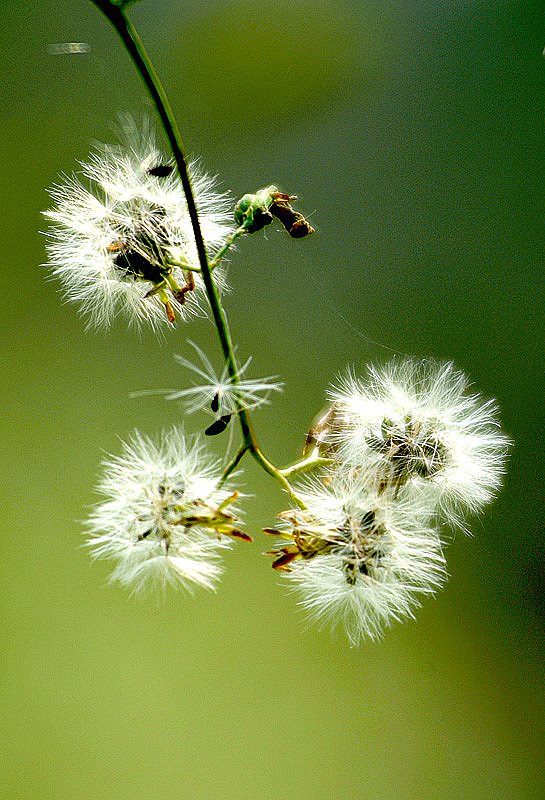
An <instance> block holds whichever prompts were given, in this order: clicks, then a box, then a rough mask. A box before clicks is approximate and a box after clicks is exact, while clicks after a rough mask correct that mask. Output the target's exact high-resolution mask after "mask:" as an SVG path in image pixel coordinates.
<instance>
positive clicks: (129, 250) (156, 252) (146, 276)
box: [106, 165, 195, 323]
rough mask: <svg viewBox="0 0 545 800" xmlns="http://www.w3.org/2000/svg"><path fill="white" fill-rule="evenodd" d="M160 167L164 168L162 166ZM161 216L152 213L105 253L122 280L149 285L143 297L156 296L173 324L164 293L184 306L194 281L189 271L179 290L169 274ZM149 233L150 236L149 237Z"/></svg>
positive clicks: (172, 276) (174, 318)
mask: <svg viewBox="0 0 545 800" xmlns="http://www.w3.org/2000/svg"><path fill="white" fill-rule="evenodd" d="M160 166H161V168H163V165H160ZM165 166H167V165H165ZM164 213H165V212H164V209H162V208H160V207H158V208H157V209H155V210H154V211H153V212H152V215H151V219H150V220H148V221H147V223H146V224H145V225H144V224H143V225H142V226H140V228H138V227H137V229H136V231H134V232H132V233H131V241H130V243H129V242H126V241H123V239H120V240H119V241H114V242H111V243H110V244H109V245H107V247H106V252H107V253H108V254H109V255H111V256H112V260H113V264H114V266H115V268H116V269H117V270H118V271H119V272H120V273H121V274H122V276H123V277H125V278H128V279H132V280H135V281H137V280H139V281H147V282H148V283H151V284H152V287H151V289H150V290H149V292H147V294H146V295H145V297H153V296H154V295H157V296H158V298H159V299H160V300H161V302H162V303H163V305H164V307H165V312H166V315H167V319H168V321H169V322H170V323H174V322H175V321H176V315H175V313H174V309H173V307H172V304H171V302H170V299H169V295H168V293H167V291H169V292H170V294H171V295H172V297H173V298H174V299H175V300H176V301H177V302H178V303H180V305H183V303H184V302H185V296H186V294H187V293H188V292H192V291H193V290H194V289H195V279H194V277H193V273H192V272H191V271H187V272H185V271H184V273H183V275H184V278H185V281H186V283H185V285H184V286H180V285H179V283H178V282H177V281H176V279H175V277H174V275H173V274H172V272H173V267H172V265H171V264H169V263H168V260H167V259H166V257H165V251H164V248H163V247H162V246H161V238H164V242H165V245H166V244H167V238H166V233H165V234H164V236H163V237H162V236H161V234H162V229H163V230H164V225H163V222H162V217H163V216H164ZM150 230H152V231H153V233H150Z"/></svg>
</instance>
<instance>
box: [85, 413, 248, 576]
mask: <svg viewBox="0 0 545 800" xmlns="http://www.w3.org/2000/svg"><path fill="white" fill-rule="evenodd" d="M220 474H221V473H220V472H219V469H218V465H217V463H215V462H214V461H211V460H210V459H209V458H207V456H206V454H205V453H204V451H203V448H202V446H201V445H200V443H198V442H197V441H196V440H193V441H191V440H188V439H186V438H185V437H184V435H183V433H182V432H181V431H179V430H178V429H175V428H173V429H171V430H169V431H165V432H164V433H163V434H162V437H161V439H160V440H159V442H155V441H153V440H152V439H150V438H149V437H147V436H144V435H143V434H140V433H138V432H136V433H135V434H134V435H133V436H132V438H131V439H130V440H129V441H128V442H127V443H125V444H124V445H123V450H122V453H121V455H119V456H113V457H111V458H108V459H107V460H106V461H105V462H104V474H103V477H102V479H101V481H100V483H99V485H98V487H97V489H98V492H99V493H100V494H101V495H102V497H103V500H102V501H100V502H99V503H97V504H96V506H95V507H94V509H93V511H92V513H91V514H90V516H89V518H88V520H87V529H88V532H89V538H88V541H87V545H88V546H89V547H90V549H91V551H92V553H93V556H94V557H95V558H106V559H109V560H113V561H114V562H115V568H114V571H113V574H112V576H111V577H112V580H114V581H118V582H120V583H122V584H124V585H130V586H132V587H133V589H134V590H139V589H142V588H144V586H146V585H148V584H149V585H162V586H166V585H169V584H172V585H181V586H183V587H184V588H186V589H191V585H192V584H197V585H200V586H203V587H204V588H207V589H212V588H214V585H215V583H216V582H217V580H218V578H219V577H220V575H221V566H220V565H219V564H218V560H219V557H220V555H221V551H222V550H224V549H225V548H226V547H229V544H230V539H229V537H230V536H233V535H235V534H236V533H237V528H236V527H235V526H236V525H238V521H237V520H236V518H235V516H234V513H232V509H233V506H232V502H231V499H232V498H233V499H234V497H235V496H234V495H233V494H232V492H231V491H230V490H229V488H226V487H222V488H221V489H218V481H219V478H220ZM227 506H229V511H227Z"/></svg>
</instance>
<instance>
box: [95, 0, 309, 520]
mask: <svg viewBox="0 0 545 800" xmlns="http://www.w3.org/2000/svg"><path fill="white" fill-rule="evenodd" d="M91 2H92V3H94V4H95V5H96V6H97V8H98V9H99V10H100V11H101V12H102V13H103V14H104V15H105V16H106V17H107V19H108V20H109V21H110V22H111V24H112V25H113V27H114V28H115V30H116V32H117V34H118V35H119V37H120V39H121V41H122V42H123V45H124V46H125V48H126V50H127V52H128V53H129V55H130V57H131V59H132V61H133V63H134V65H135V67H136V69H137V71H138V73H139V74H140V76H141V78H142V80H143V81H144V83H145V85H146V87H147V89H148V91H149V93H150V95H151V97H152V100H153V102H154V104H155V107H156V109H157V113H158V114H159V117H160V119H161V122H162V125H163V128H164V130H165V134H166V136H167V138H168V141H169V144H170V148H171V150H172V154H173V156H174V160H175V162H176V166H177V168H178V172H179V175H180V179H181V181H182V186H183V190H184V194H185V198H186V202H187V209H188V212H189V217H190V219H191V225H192V227H193V235H194V237H195V245H196V248H197V253H198V257H199V265H200V272H201V275H202V279H203V283H204V285H205V289H206V293H207V296H208V301H209V303H210V308H211V310H212V316H213V318H214V322H215V325H216V328H217V331H218V336H219V338H220V342H221V348H222V351H223V356H224V359H225V363H226V366H227V371H228V373H229V377H230V378H231V381H232V382H233V383H234V384H235V385H236V384H238V383H240V373H239V368H238V364H237V361H236V358H235V353H234V348H233V342H232V339H231V333H230V330H229V324H228V322H227V317H226V314H225V311H224V310H223V306H222V305H221V301H220V297H219V293H218V290H217V287H216V284H215V283H214V280H213V278H212V269H213V267H214V266H216V264H217V263H218V258H221V256H222V255H224V253H225V252H227V250H228V249H229V247H230V246H231V245H232V244H233V242H234V240H235V239H236V238H238V236H240V235H241V234H242V232H243V231H240V229H237V230H236V231H235V232H234V234H232V236H231V237H230V239H229V240H228V242H227V243H226V246H225V247H224V248H223V249H222V250H220V251H219V253H218V255H217V256H216V258H215V259H214V262H212V264H210V262H209V260H208V255H207V253H206V246H205V244H204V239H203V235H202V231H201V226H200V223H199V216H198V212H197V206H196V203H195V197H194V194H193V188H192V186H191V180H190V177H189V170H188V166H187V157H186V154H185V148H184V144H183V140H182V137H181V134H180V131H179V130H178V125H177V123H176V119H175V117H174V114H173V111H172V108H171V106H170V103H169V101H168V98H167V96H166V93H165V90H164V89H163V86H162V84H161V81H160V80H159V76H158V75H157V73H156V72H155V68H154V66H153V64H152V63H151V61H150V59H149V57H148V54H147V52H146V50H145V48H144V45H143V44H142V41H141V39H140V36H139V35H138V33H137V31H136V29H135V28H134V26H133V25H132V23H131V22H130V20H129V19H128V17H127V15H126V13H125V10H124V6H126V5H127V2H125V3H121V4H118V3H115V2H113V0H91ZM237 416H238V419H239V422H240V427H241V432H242V440H243V448H241V450H242V449H243V450H244V452H242V453H241V451H239V453H240V458H242V455H244V453H245V452H246V451H247V450H248V451H250V452H251V453H252V455H253V457H254V458H255V460H256V461H257V462H258V463H259V464H260V465H261V466H262V467H263V469H264V470H265V471H266V472H268V474H269V475H271V476H272V477H274V478H275V479H276V480H277V481H278V482H279V483H280V484H281V485H282V486H283V488H284V489H285V490H286V492H287V493H288V494H289V495H290V497H291V498H292V499H294V500H296V497H295V495H294V493H293V490H292V488H291V486H290V484H289V481H288V480H287V478H285V477H284V476H283V475H282V474H281V472H280V470H278V469H277V468H276V467H275V466H274V465H273V464H271V463H270V462H269V461H268V460H267V459H266V458H265V456H264V455H263V454H262V453H261V450H260V449H259V447H258V444H257V440H256V438H255V434H254V431H253V427H252V422H251V418H250V415H249V413H248V411H247V410H246V409H245V408H244V407H243V406H242V405H239V407H238V408H237ZM235 458H236V457H235ZM240 458H239V459H238V460H240ZM237 463H238V461H237ZM235 466H236V464H235ZM233 469H234V467H233ZM296 502H298V504H299V505H300V501H297V500H296Z"/></svg>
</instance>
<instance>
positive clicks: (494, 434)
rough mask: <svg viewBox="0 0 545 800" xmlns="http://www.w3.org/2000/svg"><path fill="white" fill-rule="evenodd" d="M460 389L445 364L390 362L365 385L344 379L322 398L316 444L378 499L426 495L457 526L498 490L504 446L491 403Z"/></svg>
mask: <svg viewBox="0 0 545 800" xmlns="http://www.w3.org/2000/svg"><path fill="white" fill-rule="evenodd" d="M467 387H468V380H467V378H466V376H465V375H464V374H463V373H462V372H459V371H458V370H456V369H455V368H454V366H453V365H452V364H450V363H446V364H439V363H436V362H433V361H421V362H419V361H413V360H403V361H392V362H391V363H390V364H388V365H387V366H386V367H383V368H382V369H378V368H374V367H370V368H369V373H368V378H367V379H366V380H365V379H358V378H356V377H355V376H354V375H353V374H351V373H349V374H348V375H347V376H346V377H345V378H344V379H343V380H342V381H341V382H340V383H339V385H338V386H336V387H333V388H332V389H331V390H330V392H329V397H330V399H331V401H332V406H331V408H330V412H329V416H326V417H325V418H324V419H325V423H324V426H323V427H324V430H322V431H320V437H321V440H322V441H323V442H325V443H326V447H330V448H333V450H334V451H335V452H336V455H337V457H338V458H339V459H340V460H341V461H342V462H344V463H346V464H348V465H350V466H351V467H353V468H356V469H358V468H360V469H362V470H363V472H365V473H366V474H368V475H369V474H371V475H372V476H373V477H374V480H375V482H376V483H377V485H378V486H379V487H380V488H381V490H382V491H389V490H391V491H394V492H395V493H399V492H400V491H402V490H403V489H404V487H407V488H408V489H415V490H416V491H418V492H424V491H429V492H432V493H433V494H434V495H435V496H436V498H437V504H438V507H439V509H440V510H441V512H442V513H443V514H445V516H446V517H447V518H448V519H449V520H450V521H451V522H456V523H458V524H461V514H462V512H464V511H467V510H469V511H478V510H479V509H481V508H482V507H483V506H484V505H485V504H486V503H487V502H489V501H490V500H491V499H492V497H493V495H494V494H495V492H496V491H497V489H498V488H499V486H500V483H501V477H502V475H503V472H504V465H505V458H506V453H507V449H508V445H509V440H508V438H507V437H506V436H504V435H503V434H502V432H501V430H500V428H499V422H498V412H497V407H496V405H495V403H494V402H493V401H483V400H482V398H481V397H480V396H479V395H476V394H470V393H468V392H467Z"/></svg>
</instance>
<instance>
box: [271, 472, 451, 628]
mask: <svg viewBox="0 0 545 800" xmlns="http://www.w3.org/2000/svg"><path fill="white" fill-rule="evenodd" d="M299 496H300V497H301V499H302V500H303V502H304V503H305V506H306V508H305V509H304V510H301V509H291V510H290V511H287V512H283V513H282V514H281V519H282V521H283V522H282V525H281V528H282V530H281V532H282V536H283V538H284V539H292V540H293V542H294V544H292V545H288V546H283V547H279V549H278V551H277V552H278V553H280V554H282V555H281V556H280V563H282V562H286V563H289V565H290V566H289V568H288V569H287V570H286V576H287V579H288V580H289V581H290V583H291V584H292V586H293V587H294V589H295V590H296V591H297V593H298V595H299V596H300V598H301V599H300V603H301V605H302V606H303V607H304V608H305V609H306V611H307V612H308V614H309V616H310V618H311V619H312V620H315V621H317V622H318V623H319V624H330V626H331V627H332V628H334V627H336V626H337V625H338V624H341V625H343V626H344V628H345V630H346V632H347V635H348V637H349V639H350V641H351V643H352V644H358V643H359V642H360V641H361V640H363V639H365V638H370V639H376V638H378V637H379V636H380V635H381V634H382V633H383V631H384V629H385V628H387V627H389V626H390V625H391V624H392V623H393V622H395V621H399V620H401V619H403V618H405V617H410V616H413V612H414V609H415V608H416V607H418V605H419V604H420V598H421V596H422V595H426V594H431V593H433V592H434V591H436V590H437V589H438V588H439V587H440V586H441V585H442V584H443V582H444V580H445V575H446V573H445V561H444V557H443V552H442V547H441V542H440V540H439V537H438V536H437V534H436V533H435V531H434V530H433V529H432V528H431V527H430V525H429V521H430V509H429V507H422V506H421V507H416V508H415V505H414V503H413V502H412V501H411V502H409V501H403V500H402V501H400V502H395V503H394V502H392V498H391V497H390V498H388V497H386V496H385V495H384V494H380V493H378V492H376V491H375V490H374V489H373V488H372V486H371V485H370V484H369V483H367V482H366V481H365V480H362V478H361V476H358V475H354V474H353V475H350V474H349V473H344V474H340V473H337V474H334V475H333V476H332V477H331V479H330V481H329V482H328V483H327V484H324V483H322V484H321V485H320V482H318V481H316V482H314V484H312V485H311V486H310V487H309V488H308V490H307V492H306V493H304V494H302V495H301V494H300V495H299ZM294 554H295V555H294ZM275 563H278V562H275Z"/></svg>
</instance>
